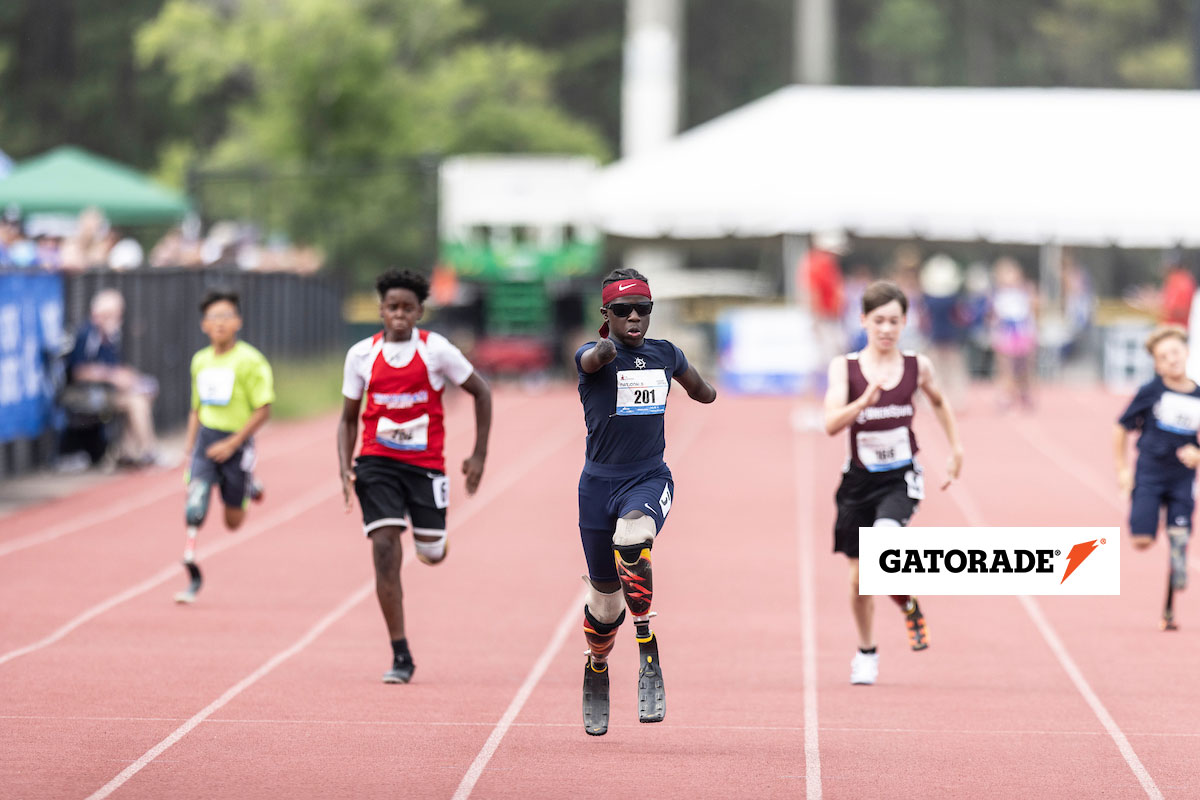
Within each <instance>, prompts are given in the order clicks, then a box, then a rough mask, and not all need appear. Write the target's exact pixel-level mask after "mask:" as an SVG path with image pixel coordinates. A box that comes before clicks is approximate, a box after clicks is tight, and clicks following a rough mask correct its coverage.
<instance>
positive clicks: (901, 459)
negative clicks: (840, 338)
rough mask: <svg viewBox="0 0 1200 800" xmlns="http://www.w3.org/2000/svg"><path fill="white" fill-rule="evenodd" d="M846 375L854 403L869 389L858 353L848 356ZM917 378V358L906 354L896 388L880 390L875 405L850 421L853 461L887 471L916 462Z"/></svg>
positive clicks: (872, 469) (862, 465) (875, 469)
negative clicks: (914, 398)
mask: <svg viewBox="0 0 1200 800" xmlns="http://www.w3.org/2000/svg"><path fill="white" fill-rule="evenodd" d="M846 374H847V378H848V379H849V384H850V392H849V394H848V395H847V401H848V402H854V400H856V399H857V398H859V397H861V396H862V393H863V392H865V391H866V390H867V379H866V377H865V376H864V375H863V371H862V365H861V364H859V362H858V353H850V354H848V355H847V356H846ZM917 380H918V367H917V357H916V355H913V354H908V353H905V354H904V374H903V375H902V376H901V378H900V382H899V383H898V384H896V386H895V388H893V389H885V390H884V391H882V392H880V395H879V399H878V400H876V401H875V404H874V405H872V406H869V407H868V408H866V409H864V410H863V411H862V413H860V414H859V415H858V417H857V418H856V419H855V420H854V422H852V423H851V424H850V463H851V464H853V465H854V466H856V467H858V468H859V469H865V470H867V471H868V472H887V471H889V470H893V469H902V468H904V467H907V466H908V465H910V464H911V463H912V460H913V456H915V455H916V454H917V437H916V435H915V434H913V430H912V420H913V394H914V393H915V392H916V391H917Z"/></svg>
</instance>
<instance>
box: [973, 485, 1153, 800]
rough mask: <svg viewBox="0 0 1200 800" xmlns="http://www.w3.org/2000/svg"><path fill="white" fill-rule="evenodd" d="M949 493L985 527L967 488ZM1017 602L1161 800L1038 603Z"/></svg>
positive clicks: (1135, 771) (1148, 790)
mask: <svg viewBox="0 0 1200 800" xmlns="http://www.w3.org/2000/svg"><path fill="white" fill-rule="evenodd" d="M949 492H950V494H951V495H952V497H953V499H954V501H955V503H957V504H958V507H959V508H960V509H961V510H962V512H963V516H965V517H966V519H967V523H968V524H969V525H974V526H976V527H986V525H987V523H986V522H985V521H984V518H983V515H982V514H981V513H980V512H979V506H978V505H977V504H976V503H975V502H974V501H973V500H971V496H970V494H969V493H968V492H967V489H966V487H965V486H964V485H963V484H962V483H961V482H956V483H955V485H954V486H952V487H951V488H950V490H949ZM1017 599H1018V600H1020V602H1021V607H1022V608H1024V609H1025V613H1027V614H1028V615H1029V617H1030V619H1032V620H1033V624H1034V626H1035V627H1036V628H1037V629H1038V633H1040V634H1041V635H1042V638H1043V639H1045V640H1046V644H1047V645H1049V647H1050V650H1051V652H1053V653H1054V655H1055V657H1056V658H1057V659H1058V663H1059V664H1060V665H1061V666H1062V668H1063V671H1064V672H1066V673H1067V677H1069V678H1070V679H1071V682H1072V683H1074V684H1075V688H1076V689H1077V690H1078V691H1079V694H1080V695H1082V696H1083V699H1084V701H1085V702H1086V703H1087V704H1088V706H1089V707H1090V708H1091V709H1092V713H1093V714H1095V715H1096V718H1097V719H1098V720H1100V724H1101V725H1103V726H1104V730H1106V731H1107V732H1108V735H1109V736H1110V737H1112V740H1113V742H1114V743H1115V744H1116V745H1117V750H1119V751H1120V752H1121V756H1122V757H1123V758H1124V759H1125V763H1126V764H1128V765H1129V769H1130V770H1131V771H1132V772H1133V774H1134V776H1135V777H1136V778H1137V779H1138V783H1140V784H1141V785H1142V789H1143V790H1145V792H1146V796H1147V797H1150V798H1152V799H1153V800H1162V792H1160V791H1159V789H1158V786H1157V785H1156V784H1155V783H1154V778H1152V777H1151V776H1150V773H1149V772H1147V771H1146V767H1145V766H1143V765H1142V762H1141V759H1139V758H1138V756H1137V753H1135V752H1134V750H1133V747H1132V746H1131V745H1130V744H1129V740H1128V739H1126V738H1125V734H1124V733H1122V732H1121V728H1120V726H1118V725H1117V722H1116V720H1114V719H1113V717H1112V714H1110V713H1109V712H1108V709H1107V708H1105V706H1104V703H1102V702H1101V701H1100V698H1099V697H1098V696H1097V695H1096V693H1095V691H1093V690H1092V687H1091V684H1089V683H1088V681H1087V678H1085V677H1084V676H1083V672H1082V671H1080V669H1079V667H1078V666H1077V665H1076V664H1075V660H1074V659H1073V658H1072V657H1071V654H1070V653H1069V652H1067V648H1066V645H1064V644H1063V643H1062V640H1061V639H1060V638H1059V636H1058V632H1057V631H1055V629H1054V626H1053V625H1051V624H1050V620H1048V619H1047V618H1046V615H1045V614H1043V613H1042V609H1041V606H1039V605H1038V603H1037V601H1036V600H1034V599H1033V598H1032V597H1028V596H1021V597H1018V598H1017Z"/></svg>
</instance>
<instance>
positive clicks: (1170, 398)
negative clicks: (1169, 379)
mask: <svg viewBox="0 0 1200 800" xmlns="http://www.w3.org/2000/svg"><path fill="white" fill-rule="evenodd" d="M1154 417H1155V420H1156V421H1157V422H1158V427H1159V428H1162V429H1163V430H1164V431H1169V432H1171V433H1180V434H1183V435H1184V436H1190V435H1192V434H1194V433H1195V432H1196V431H1198V430H1200V397H1190V396H1188V395H1186V394H1176V393H1175V392H1164V393H1163V396H1162V399H1161V400H1159V401H1158V405H1156V406H1155V408H1154Z"/></svg>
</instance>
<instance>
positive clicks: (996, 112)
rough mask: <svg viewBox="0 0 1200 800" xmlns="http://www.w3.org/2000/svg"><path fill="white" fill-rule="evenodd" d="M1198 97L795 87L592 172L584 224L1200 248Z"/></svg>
mask: <svg viewBox="0 0 1200 800" xmlns="http://www.w3.org/2000/svg"><path fill="white" fill-rule="evenodd" d="M1198 192H1200V92H1182V91H1180V92H1175V91H1117V90H1079V89H928V88H924V89H901V88H850V87H801V86H791V87H787V88H784V89H780V90H779V91H777V92H774V93H773V94H771V95H768V96H767V97H764V98H762V99H761V100H758V101H755V102H753V103H751V104H749V105H747V106H745V107H743V108H741V109H738V110H736V111H733V112H730V113H728V114H726V115H724V116H722V117H719V118H717V119H715V120H712V121H711V122H707V123H705V124H703V125H700V126H697V127H696V128H693V129H691V130H689V131H687V132H685V133H683V134H681V135H680V136H679V137H678V138H676V139H675V140H673V141H671V142H669V143H667V144H664V145H663V146H662V147H660V148H659V149H657V150H655V151H652V152H649V153H646V154H645V155H639V156H637V157H633V158H628V159H624V160H622V161H618V162H616V163H615V164H613V165H611V166H609V167H607V168H605V169H604V170H603V171H602V174H601V177H600V179H599V180H598V181H597V183H596V185H595V190H594V191H593V193H592V195H591V205H592V209H593V212H594V214H595V217H596V219H597V221H598V222H599V224H600V227H601V228H602V229H603V230H605V231H606V232H608V233H612V234H617V235H621V236H629V237H635V238H647V239H650V238H654V239H657V238H677V239H695V238H714V237H722V236H744V237H757V236H775V235H779V234H783V233H806V232H810V231H816V230H822V229H830V228H845V229H849V230H850V231H852V232H854V233H855V234H856V235H859V236H864V237H897V238H907V237H910V236H918V237H922V238H926V239H935V240H956V241H957V240H976V239H987V240H991V241H997V242H1012V243H1017V242H1024V243H1042V242H1048V241H1055V242H1059V243H1063V244H1080V245H1083V244H1091V245H1109V244H1117V245H1122V246H1127V247H1163V246H1170V245H1174V244H1177V243H1182V244H1186V245H1197V244H1200V197H1198V195H1197V193H1198Z"/></svg>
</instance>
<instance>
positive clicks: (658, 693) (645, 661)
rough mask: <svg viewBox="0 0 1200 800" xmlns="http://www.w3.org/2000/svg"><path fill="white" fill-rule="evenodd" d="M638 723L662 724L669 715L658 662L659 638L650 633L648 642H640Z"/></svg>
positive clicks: (660, 666) (660, 667) (660, 665)
mask: <svg viewBox="0 0 1200 800" xmlns="http://www.w3.org/2000/svg"><path fill="white" fill-rule="evenodd" d="M638 656H639V658H640V660H641V663H642V666H641V668H640V669H638V721H639V722H662V721H663V717H665V716H666V715H667V691H666V688H665V687H664V686H663V677H662V664H660V663H659V661H658V637H657V636H655V635H654V632H653V631H651V632H650V638H649V639H647V640H646V641H642V640H641V639H639V640H638Z"/></svg>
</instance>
